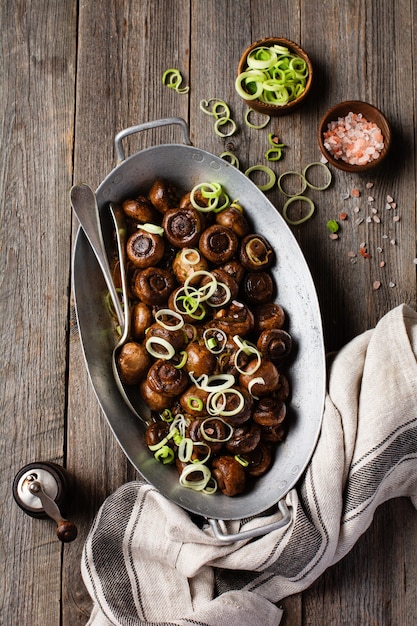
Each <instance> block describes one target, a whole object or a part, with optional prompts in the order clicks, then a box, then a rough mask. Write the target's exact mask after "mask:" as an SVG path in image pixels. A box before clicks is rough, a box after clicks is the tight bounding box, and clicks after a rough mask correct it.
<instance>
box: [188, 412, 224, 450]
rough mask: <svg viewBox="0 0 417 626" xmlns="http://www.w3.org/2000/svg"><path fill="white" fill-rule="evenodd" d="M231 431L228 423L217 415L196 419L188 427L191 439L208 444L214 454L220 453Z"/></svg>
mask: <svg viewBox="0 0 417 626" xmlns="http://www.w3.org/2000/svg"><path fill="white" fill-rule="evenodd" d="M229 433H230V429H229V428H228V427H227V425H226V424H225V423H224V422H223V421H222V420H220V419H219V418H216V417H207V418H198V419H195V420H193V421H192V422H191V424H190V426H189V428H188V436H189V437H190V439H192V440H193V441H199V442H203V443H205V444H207V445H208V446H209V448H210V450H211V452H212V454H219V452H220V450H221V449H222V448H223V446H224V443H225V441H226V439H227V437H228V435H229Z"/></svg>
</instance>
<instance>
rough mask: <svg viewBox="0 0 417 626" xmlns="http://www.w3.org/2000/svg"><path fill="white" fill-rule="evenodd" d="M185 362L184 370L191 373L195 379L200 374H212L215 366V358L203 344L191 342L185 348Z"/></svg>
mask: <svg viewBox="0 0 417 626" xmlns="http://www.w3.org/2000/svg"><path fill="white" fill-rule="evenodd" d="M185 350H186V352H187V360H186V362H185V365H184V369H185V370H186V371H187V372H192V374H193V376H194V377H195V378H198V377H199V376H201V375H202V374H212V373H213V372H214V370H215V368H216V365H217V359H216V356H215V355H214V354H213V353H212V352H210V350H209V349H208V348H207V347H206V346H205V344H204V343H202V342H200V341H192V342H190V343H189V344H188V345H187V347H186V349H185Z"/></svg>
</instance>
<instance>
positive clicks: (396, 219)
mask: <svg viewBox="0 0 417 626" xmlns="http://www.w3.org/2000/svg"><path fill="white" fill-rule="evenodd" d="M392 221H393V222H399V221H400V216H399V215H394V217H393V218H392Z"/></svg>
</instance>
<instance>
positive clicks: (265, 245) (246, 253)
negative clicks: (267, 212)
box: [239, 234, 274, 272]
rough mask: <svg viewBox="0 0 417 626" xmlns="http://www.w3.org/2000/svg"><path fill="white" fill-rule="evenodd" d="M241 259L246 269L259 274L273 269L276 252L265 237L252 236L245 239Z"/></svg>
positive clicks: (241, 248)
mask: <svg viewBox="0 0 417 626" xmlns="http://www.w3.org/2000/svg"><path fill="white" fill-rule="evenodd" d="M239 258H240V262H241V263H242V265H243V267H244V268H245V269H247V270H249V271H250V272H259V271H261V270H266V269H268V268H269V267H271V265H272V263H273V261H274V251H273V249H272V247H271V245H270V243H269V242H268V241H267V239H265V237H263V236H262V235H256V234H251V235H246V237H244V238H243V240H242V242H241V245H240V251H239Z"/></svg>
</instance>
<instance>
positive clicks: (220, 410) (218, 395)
mask: <svg viewBox="0 0 417 626" xmlns="http://www.w3.org/2000/svg"><path fill="white" fill-rule="evenodd" d="M227 394H229V395H235V396H238V398H239V404H238V405H237V406H236V407H235V408H234V409H231V410H227V409H226V408H225V407H226V404H227V398H226V396H227ZM219 399H220V400H221V404H220V407H219V406H218V404H217V402H218V400H219ZM244 405H245V398H244V397H243V394H242V393H241V392H240V391H239V390H238V389H234V388H233V387H231V388H230V389H225V390H224V391H215V392H213V393H211V394H210V395H209V397H208V399H207V407H210V409H211V411H213V413H212V412H211V411H209V412H210V414H211V415H214V414H215V413H214V411H217V415H222V416H224V417H227V416H232V415H237V414H238V413H239V411H241V410H242V409H243V407H244Z"/></svg>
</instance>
